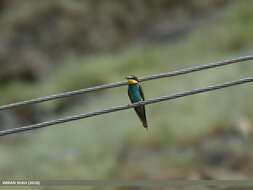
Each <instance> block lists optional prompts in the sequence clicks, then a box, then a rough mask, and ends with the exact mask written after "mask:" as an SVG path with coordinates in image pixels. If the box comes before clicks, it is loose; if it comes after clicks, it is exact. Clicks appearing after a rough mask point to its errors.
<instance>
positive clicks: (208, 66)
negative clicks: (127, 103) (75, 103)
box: [0, 55, 253, 110]
mask: <svg viewBox="0 0 253 190" xmlns="http://www.w3.org/2000/svg"><path fill="white" fill-rule="evenodd" d="M249 60H253V55H250V56H244V57H239V58H236V59H231V60H225V61H220V62H215V63H211V64H206V65H201V66H196V67H192V68H186V69H182V70H178V71H174V72H168V73H162V74H156V75H151V76H147V77H142V78H139V79H140V81H141V82H143V81H147V80H153V79H159V78H164V77H173V76H177V75H183V74H187V73H192V72H196V71H201V70H204V69H211V68H215V67H221V66H225V65H229V64H233V63H239V62H243V61H249ZM123 85H127V81H122V82H116V83H110V84H105V85H101V86H95V87H91V88H85V89H80V90H74V91H70V92H63V93H60V94H54V95H50V96H45V97H40V98H35V99H31V100H26V101H22V102H16V103H12V104H7V105H2V106H0V110H6V109H10V108H14V107H18V106H22V105H27V104H34V103H40V102H45V101H49V100H54V99H59V98H64V97H68V96H73V95H78V94H84V93H87V92H92V91H97V90H102V89H106V88H114V87H119V86H123Z"/></svg>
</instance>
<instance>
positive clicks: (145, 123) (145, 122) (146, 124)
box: [142, 120, 148, 130]
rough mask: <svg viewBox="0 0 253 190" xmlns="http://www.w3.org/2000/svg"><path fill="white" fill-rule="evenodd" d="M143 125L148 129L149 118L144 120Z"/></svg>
mask: <svg viewBox="0 0 253 190" xmlns="http://www.w3.org/2000/svg"><path fill="white" fill-rule="evenodd" d="M142 124H143V127H144V128H145V129H147V130H148V123H147V120H144V121H142Z"/></svg>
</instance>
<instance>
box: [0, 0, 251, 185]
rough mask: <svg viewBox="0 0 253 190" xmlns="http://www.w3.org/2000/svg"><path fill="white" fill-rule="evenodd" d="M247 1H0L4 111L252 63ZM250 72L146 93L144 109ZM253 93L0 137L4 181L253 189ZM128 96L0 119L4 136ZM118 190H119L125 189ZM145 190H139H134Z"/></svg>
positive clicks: (31, 109) (156, 86) (112, 94)
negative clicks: (234, 182)
mask: <svg viewBox="0 0 253 190" xmlns="http://www.w3.org/2000/svg"><path fill="white" fill-rule="evenodd" d="M252 10H253V1H250V0H244V1H235V0H204V1H201V0H139V1H136V0H124V1H123V0H118V1H113V0H107V1H103V0H72V1H69V0H43V1H42V0H41V1H39V0H38V1H34V0H0V28H1V30H0V67H1V69H0V104H1V105H4V104H8V103H13V102H17V101H22V100H27V99H31V98H35V97H41V96H46V95H50V94H55V93H60V92H64V91H71V90H76V89H80V88H86V87H91V86H95V85H102V84H106V83H111V82H116V81H122V80H124V77H125V76H127V75H130V74H135V75H137V76H147V75H150V74H157V73H162V72H169V71H174V70H178V69H181V68H187V67H192V66H197V65H202V64H207V63H210V62H215V61H221V60H225V59H231V58H236V57H239V56H244V55H250V54H251V53H252V50H253V45H252V44H253V11H252ZM252 69H253V65H252V62H244V63H239V64H235V65H231V66H226V67H223V68H217V69H211V70H207V71H201V72H197V73H192V74H188V75H184V76H180V77H174V78H164V79H159V80H153V81H147V82H145V83H143V88H144V91H145V95H146V98H147V99H149V98H155V97H159V96H163V95H169V94H172V93H175V92H180V91H183V90H190V89H194V88H198V87H204V86H207V85H210V84H216V83H222V82H227V81H231V80H237V79H240V78H243V77H249V76H252ZM252 96H253V90H252V85H251V84H246V85H240V86H236V87H232V88H227V89H222V90H219V91H214V92H209V93H206V94H199V95H194V96H191V97H185V98H182V99H177V100H172V101H167V102H163V103H158V104H152V105H147V106H146V111H147V119H148V123H149V126H150V129H149V130H148V131H146V130H145V129H144V128H143V127H142V125H141V123H140V121H139V120H138V118H137V116H136V114H135V112H134V111H133V110H132V109H131V110H125V111H120V112H116V113H111V114H106V115H102V116H97V117H93V118H87V119H84V120H78V121H74V122H68V123H65V124H60V125H56V126H51V127H48V128H43V129H40V130H34V131H30V132H26V133H22V134H15V135H10V136H6V137H1V138H0V176H1V178H4V179H10V178H11V179H73V180H74V179H75V180H78V179H106V180H107V179H251V178H252V176H253V153H252V151H251V150H252V148H253V139H252V137H253V131H252V122H253V120H252V115H253V107H252V105H251V101H250V97H252ZM128 103H129V100H128V96H127V87H126V86H123V87H119V88H114V89H107V90H103V91H97V92H91V93H88V94H84V95H78V96H74V97H71V98H65V99H61V100H56V101H50V102H46V103H41V104H36V105H29V106H23V107H20V108H16V109H12V110H8V111H1V112H0V128H1V130H4V129H7V128H12V127H17V126H23V125H27V124H32V123H38V122H42V121H46V120H50V119H56V118H60V117H64V116H69V115H74V114H78V113H85V112H89V111H95V110H100V109H103V108H108V107H112V106H117V105H121V104H128ZM122 189H123V188H122ZM139 189H141V188H139Z"/></svg>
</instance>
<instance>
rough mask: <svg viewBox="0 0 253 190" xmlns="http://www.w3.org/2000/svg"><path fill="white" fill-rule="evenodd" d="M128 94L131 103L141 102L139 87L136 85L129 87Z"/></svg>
mask: <svg viewBox="0 0 253 190" xmlns="http://www.w3.org/2000/svg"><path fill="white" fill-rule="evenodd" d="M128 94H129V96H130V99H131V101H132V102H133V103H135V102H139V101H142V100H143V98H142V96H141V92H140V87H139V85H138V84H133V85H129V87H128Z"/></svg>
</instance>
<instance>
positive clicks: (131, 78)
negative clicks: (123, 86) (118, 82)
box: [126, 75, 139, 85]
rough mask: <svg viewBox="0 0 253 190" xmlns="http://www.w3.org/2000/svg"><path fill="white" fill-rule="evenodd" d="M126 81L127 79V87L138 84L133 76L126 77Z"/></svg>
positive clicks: (137, 80)
mask: <svg viewBox="0 0 253 190" xmlns="http://www.w3.org/2000/svg"><path fill="white" fill-rule="evenodd" d="M126 79H127V81H128V84H129V85H131V84H138V82H139V79H138V78H137V77H136V76H134V75H130V76H127V77H126Z"/></svg>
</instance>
